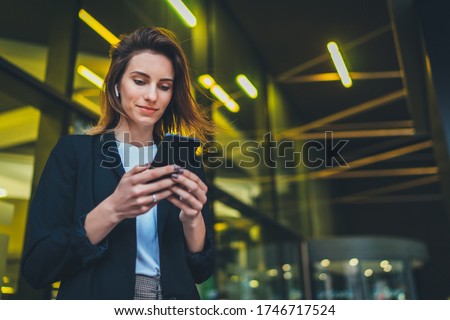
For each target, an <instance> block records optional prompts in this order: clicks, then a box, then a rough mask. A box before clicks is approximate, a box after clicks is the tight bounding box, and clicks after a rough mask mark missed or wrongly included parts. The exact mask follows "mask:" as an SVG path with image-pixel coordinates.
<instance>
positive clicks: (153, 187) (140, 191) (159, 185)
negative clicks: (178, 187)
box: [135, 178, 176, 197]
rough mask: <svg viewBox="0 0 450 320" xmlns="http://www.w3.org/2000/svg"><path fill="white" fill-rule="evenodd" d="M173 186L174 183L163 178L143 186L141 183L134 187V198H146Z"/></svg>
mask: <svg viewBox="0 0 450 320" xmlns="http://www.w3.org/2000/svg"><path fill="white" fill-rule="evenodd" d="M175 184H176V182H175V181H173V180H172V179H170V178H165V179H161V180H158V181H154V182H149V183H145V184H144V183H143V184H140V185H139V186H136V187H135V188H136V189H137V191H136V196H137V197H142V196H148V195H149V194H154V193H156V192H160V191H161V190H165V189H169V188H170V187H172V186H174V185H175Z"/></svg>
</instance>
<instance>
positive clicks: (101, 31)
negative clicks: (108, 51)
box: [78, 9, 119, 45]
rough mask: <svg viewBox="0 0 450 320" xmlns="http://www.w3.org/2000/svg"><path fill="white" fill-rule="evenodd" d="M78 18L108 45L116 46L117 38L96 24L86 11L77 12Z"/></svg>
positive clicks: (102, 26) (98, 23)
mask: <svg viewBox="0 0 450 320" xmlns="http://www.w3.org/2000/svg"><path fill="white" fill-rule="evenodd" d="M78 17H79V18H80V19H81V20H82V21H83V22H84V23H86V24H87V25H88V26H89V27H91V28H92V29H93V30H94V31H95V32H97V33H98V34H99V35H100V36H101V37H102V38H103V39H105V40H106V41H108V42H109V43H110V44H112V45H116V44H117V43H118V42H119V38H117V37H116V36H115V35H114V34H113V33H112V32H111V31H109V30H108V29H106V27H105V26H104V25H102V24H101V23H100V22H98V21H97V20H96V19H95V18H94V17H93V16H91V15H90V14H89V13H88V12H87V11H86V10H84V9H81V10H80V11H79V12H78Z"/></svg>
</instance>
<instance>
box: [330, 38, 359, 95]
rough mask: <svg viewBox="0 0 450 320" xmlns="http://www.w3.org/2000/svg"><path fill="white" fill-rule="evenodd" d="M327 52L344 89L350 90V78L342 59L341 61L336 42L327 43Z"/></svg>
mask: <svg viewBox="0 0 450 320" xmlns="http://www.w3.org/2000/svg"><path fill="white" fill-rule="evenodd" d="M327 48H328V51H329V52H330V55H331V59H332V60H333V63H334V66H335V68H336V70H337V72H338V74H339V77H340V78H341V82H342V84H343V85H344V87H346V88H350V87H351V86H352V84H353V82H352V78H350V74H349V73H348V70H347V67H346V66H345V62H344V59H342V55H341V52H340V51H339V47H338V45H337V44H336V42H329V43H328V44H327Z"/></svg>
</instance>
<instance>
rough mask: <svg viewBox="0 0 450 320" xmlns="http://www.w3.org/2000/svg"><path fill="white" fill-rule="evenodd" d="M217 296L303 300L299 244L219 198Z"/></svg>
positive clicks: (216, 203) (215, 227)
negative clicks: (275, 232) (284, 237)
mask: <svg viewBox="0 0 450 320" xmlns="http://www.w3.org/2000/svg"><path fill="white" fill-rule="evenodd" d="M214 212H215V215H216V223H215V226H214V229H215V232H216V246H217V252H216V273H215V277H216V282H217V289H216V290H217V291H216V298H217V299H301V298H302V297H303V292H302V290H301V280H300V279H301V274H300V270H301V264H300V250H299V245H298V243H295V242H291V241H288V240H286V239H283V238H281V237H280V238H278V237H277V238H274V237H273V233H274V232H273V229H270V230H268V229H267V228H264V227H263V226H262V225H260V224H259V223H256V221H254V220H253V219H249V218H246V217H245V216H244V215H243V214H242V213H241V212H239V211H237V210H235V209H233V208H231V207H229V206H227V205H225V204H223V203H222V202H218V201H216V202H215V204H214Z"/></svg>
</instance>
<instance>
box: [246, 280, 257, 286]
mask: <svg viewBox="0 0 450 320" xmlns="http://www.w3.org/2000/svg"><path fill="white" fill-rule="evenodd" d="M248 285H249V286H250V288H258V287H259V281H258V280H250V281H249V282H248Z"/></svg>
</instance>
